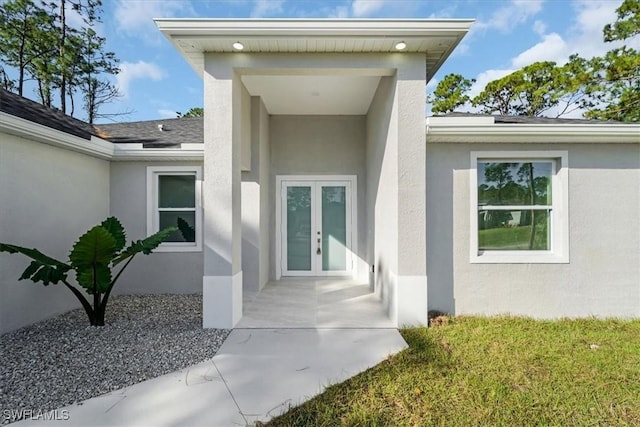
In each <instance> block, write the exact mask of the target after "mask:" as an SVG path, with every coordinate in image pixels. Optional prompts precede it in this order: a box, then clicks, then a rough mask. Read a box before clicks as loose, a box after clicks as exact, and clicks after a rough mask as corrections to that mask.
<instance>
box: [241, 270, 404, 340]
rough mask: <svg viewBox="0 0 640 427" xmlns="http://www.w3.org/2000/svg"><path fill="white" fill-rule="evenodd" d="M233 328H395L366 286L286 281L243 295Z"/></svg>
mask: <svg viewBox="0 0 640 427" xmlns="http://www.w3.org/2000/svg"><path fill="white" fill-rule="evenodd" d="M243 306H244V308H243V316H242V319H240V322H239V323H238V324H237V325H236V328H395V327H396V325H395V324H394V323H393V322H392V321H391V319H389V317H388V315H387V312H386V310H385V308H384V306H383V305H382V304H381V302H380V298H379V297H378V295H376V294H375V293H374V292H372V291H371V289H370V288H369V284H368V283H362V282H358V281H355V280H349V279H344V278H326V279H325V278H323V279H318V278H286V279H282V280H278V281H274V282H269V283H267V285H266V286H265V287H264V288H263V289H262V291H260V292H259V293H253V294H250V293H245V295H244V303H243Z"/></svg>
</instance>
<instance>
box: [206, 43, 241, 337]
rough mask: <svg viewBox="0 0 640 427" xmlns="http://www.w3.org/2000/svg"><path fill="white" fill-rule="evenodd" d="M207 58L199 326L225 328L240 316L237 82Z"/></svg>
mask: <svg viewBox="0 0 640 427" xmlns="http://www.w3.org/2000/svg"><path fill="white" fill-rule="evenodd" d="M212 59H213V58H212V55H205V71H204V111H205V116H204V182H203V188H202V199H203V207H204V215H203V219H204V220H203V228H204V230H203V232H204V239H203V241H204V245H203V252H204V253H203V256H204V277H203V278H202V305H203V307H202V324H203V327H205V328H225V329H228V328H232V327H234V326H235V325H236V323H237V322H238V321H239V320H240V318H241V317H242V267H241V262H242V260H241V244H242V241H241V238H242V235H241V231H242V230H241V211H240V208H241V206H240V167H241V165H240V138H239V129H238V126H239V125H240V123H239V118H240V117H239V116H240V111H239V104H240V103H239V102H238V98H239V88H240V85H241V82H240V80H239V77H238V76H236V75H235V74H234V72H233V69H232V68H231V66H230V65H228V64H225V62H224V61H213V60H212Z"/></svg>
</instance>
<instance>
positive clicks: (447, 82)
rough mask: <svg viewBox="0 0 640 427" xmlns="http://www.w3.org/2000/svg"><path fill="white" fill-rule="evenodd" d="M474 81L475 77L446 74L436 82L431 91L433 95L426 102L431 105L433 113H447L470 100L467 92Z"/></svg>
mask: <svg viewBox="0 0 640 427" xmlns="http://www.w3.org/2000/svg"><path fill="white" fill-rule="evenodd" d="M473 83H475V79H471V80H469V79H465V78H464V77H463V76H461V75H460V74H448V75H446V76H445V77H444V79H442V81H440V82H439V83H438V86H437V87H436V89H435V90H434V91H433V95H432V96H429V99H428V100H427V102H431V103H432V104H433V105H432V107H431V111H432V112H434V113H436V114H437V113H448V112H450V111H454V110H456V109H457V108H458V107H461V106H463V105H464V104H465V103H466V102H468V101H469V100H470V98H469V95H468V94H467V93H468V92H469V90H470V89H471V85H472V84H473Z"/></svg>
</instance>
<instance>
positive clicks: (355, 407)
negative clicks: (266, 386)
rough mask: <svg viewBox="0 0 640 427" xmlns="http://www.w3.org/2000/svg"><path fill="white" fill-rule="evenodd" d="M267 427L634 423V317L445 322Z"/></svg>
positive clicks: (638, 347) (639, 416) (637, 374)
mask: <svg viewBox="0 0 640 427" xmlns="http://www.w3.org/2000/svg"><path fill="white" fill-rule="evenodd" d="M401 333H402V335H403V336H404V338H405V340H406V341H407V343H409V349H407V350H405V351H403V352H401V353H399V354H397V355H395V356H393V357H391V358H389V359H387V360H386V361H384V362H382V363H381V364H379V365H377V366H375V367H374V368H372V369H369V370H368V371H365V372H363V373H361V374H359V375H357V376H355V377H353V378H351V379H350V380H348V381H346V382H344V383H341V384H337V385H334V386H331V387H329V388H328V389H327V390H326V391H325V392H324V393H323V394H321V395H319V396H317V397H315V398H314V399H312V400H310V401H308V402H306V403H304V404H303V405H301V406H299V407H296V408H293V409H292V410H290V411H289V412H288V413H286V414H284V415H283V416H281V417H278V418H276V419H273V420H272V421H271V422H270V423H269V424H268V425H270V426H337V425H347V426H425V425H427V426H429V425H442V426H532V425H536V426H639V425H640V321H637V320H636V321H618V320H595V319H586V320H561V321H535V320H531V319H523V318H508V317H500V318H473V317H459V318H455V319H451V320H450V322H449V323H448V324H446V325H444V326H438V327H432V328H428V329H427V328H415V329H404V330H402V331H401Z"/></svg>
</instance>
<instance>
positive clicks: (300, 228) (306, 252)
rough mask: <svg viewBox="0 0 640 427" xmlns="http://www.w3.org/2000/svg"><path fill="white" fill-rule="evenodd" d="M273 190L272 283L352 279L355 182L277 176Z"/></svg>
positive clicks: (341, 178)
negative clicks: (296, 279) (274, 239)
mask: <svg viewBox="0 0 640 427" xmlns="http://www.w3.org/2000/svg"><path fill="white" fill-rule="evenodd" d="M276 187H277V188H278V189H279V196H280V203H278V205H277V207H279V209H278V210H277V213H276V216H277V218H276V226H277V230H276V235H277V237H278V243H279V244H278V245H277V248H276V250H277V258H278V259H277V263H278V267H279V268H278V269H277V270H278V271H277V272H276V277H277V278H280V277H281V276H285V277H286V276H289V277H294V276H332V277H351V276H352V275H353V270H354V265H355V260H354V259H353V258H354V252H355V251H353V244H354V243H355V242H357V236H356V231H357V225H356V224H354V223H355V222H356V216H355V215H354V212H356V210H357V209H356V205H357V202H356V201H357V198H356V177H355V176H278V177H277V179H276Z"/></svg>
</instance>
